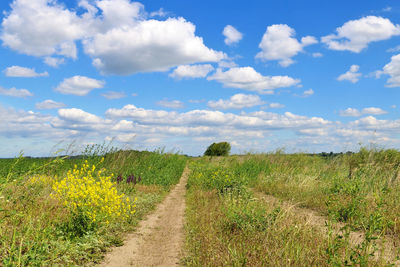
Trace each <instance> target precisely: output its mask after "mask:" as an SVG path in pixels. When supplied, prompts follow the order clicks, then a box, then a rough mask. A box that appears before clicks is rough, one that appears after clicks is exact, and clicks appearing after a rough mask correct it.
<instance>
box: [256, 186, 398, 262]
mask: <svg viewBox="0 0 400 267" xmlns="http://www.w3.org/2000/svg"><path fill="white" fill-rule="evenodd" d="M254 194H255V197H256V198H258V199H260V200H263V201H266V202H268V203H271V204H272V205H275V204H278V203H279V204H280V205H281V206H282V207H283V208H285V210H288V211H292V212H293V213H294V214H296V215H298V216H300V217H303V218H304V219H305V222H306V224H309V225H311V226H313V227H316V228H317V229H319V230H320V231H322V232H326V233H328V228H327V227H326V223H327V222H328V218H327V217H325V216H322V215H320V214H318V212H316V211H314V210H311V209H307V208H301V207H298V205H297V204H294V203H292V202H290V201H283V200H280V199H278V198H276V197H274V196H271V195H266V194H264V193H262V192H254ZM344 226H345V224H344V223H336V224H334V225H333V228H334V230H336V231H337V232H340V231H341V229H342V228H343V227H344ZM364 239H365V233H364V232H362V231H352V232H350V237H349V240H350V243H351V245H353V246H357V245H359V244H361V243H362V241H363V240H364ZM397 243H398V242H395V240H393V239H392V238H391V237H390V236H385V237H384V238H380V239H378V240H377V245H378V251H377V253H376V254H375V255H376V258H377V259H378V258H379V257H380V255H381V254H382V253H383V259H384V260H385V261H387V262H391V263H394V264H395V266H400V261H399V260H398V259H397V255H398V252H399V246H398V244H397Z"/></svg>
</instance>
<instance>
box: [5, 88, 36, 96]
mask: <svg viewBox="0 0 400 267" xmlns="http://www.w3.org/2000/svg"><path fill="white" fill-rule="evenodd" d="M0 95H5V96H12V97H28V96H33V94H32V93H31V92H29V91H28V90H26V89H16V88H14V87H13V88H10V89H5V88H3V87H1V86H0Z"/></svg>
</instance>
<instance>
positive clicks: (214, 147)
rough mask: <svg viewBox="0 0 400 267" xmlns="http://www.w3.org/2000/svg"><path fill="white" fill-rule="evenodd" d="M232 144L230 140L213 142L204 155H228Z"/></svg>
mask: <svg viewBox="0 0 400 267" xmlns="http://www.w3.org/2000/svg"><path fill="white" fill-rule="evenodd" d="M230 151H231V145H230V144H229V143H228V142H220V143H212V144H211V145H210V146H209V147H208V148H207V150H206V152H204V156H228V155H229V152H230Z"/></svg>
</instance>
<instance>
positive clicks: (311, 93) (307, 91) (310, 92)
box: [303, 88, 314, 97]
mask: <svg viewBox="0 0 400 267" xmlns="http://www.w3.org/2000/svg"><path fill="white" fill-rule="evenodd" d="M313 94H314V90H313V89H311V88H310V89H308V90H305V91H304V92H303V96H305V97H307V96H312V95H313Z"/></svg>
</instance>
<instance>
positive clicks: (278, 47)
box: [256, 24, 318, 67]
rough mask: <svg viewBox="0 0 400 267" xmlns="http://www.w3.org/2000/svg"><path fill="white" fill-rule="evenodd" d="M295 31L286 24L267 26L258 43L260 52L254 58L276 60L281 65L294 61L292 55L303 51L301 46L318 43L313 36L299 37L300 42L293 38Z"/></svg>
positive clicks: (287, 64)
mask: <svg viewBox="0 0 400 267" xmlns="http://www.w3.org/2000/svg"><path fill="white" fill-rule="evenodd" d="M295 34H296V32H295V30H294V29H293V28H291V27H289V26H288V25H286V24H275V25H271V26H268V28H267V30H266V32H265V33H264V36H263V38H262V40H261V43H260V44H259V47H260V48H261V52H259V53H258V54H257V55H256V58H260V59H261V60H265V61H267V60H278V61H279V64H280V65H281V66H282V67H287V66H289V65H291V64H293V63H294V61H293V59H292V57H294V56H295V55H297V54H298V53H299V52H302V51H303V48H304V47H306V46H308V45H312V44H316V43H318V41H317V39H315V37H313V36H306V37H303V38H301V40H300V42H299V41H298V40H297V39H296V38H294V36H295Z"/></svg>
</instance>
